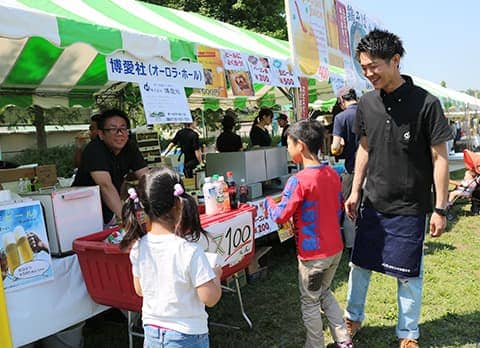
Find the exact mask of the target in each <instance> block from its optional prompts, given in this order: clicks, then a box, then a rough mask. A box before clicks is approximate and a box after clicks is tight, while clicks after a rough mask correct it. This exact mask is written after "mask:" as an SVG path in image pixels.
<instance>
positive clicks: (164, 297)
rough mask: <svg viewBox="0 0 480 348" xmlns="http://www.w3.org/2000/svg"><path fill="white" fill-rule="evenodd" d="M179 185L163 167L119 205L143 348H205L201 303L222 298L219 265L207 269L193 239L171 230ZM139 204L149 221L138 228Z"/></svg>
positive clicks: (177, 215)
mask: <svg viewBox="0 0 480 348" xmlns="http://www.w3.org/2000/svg"><path fill="white" fill-rule="evenodd" d="M183 192H184V189H183V186H182V184H181V178H180V176H179V175H178V173H176V172H174V171H172V170H170V169H168V168H166V167H163V168H157V169H153V170H151V171H149V172H148V173H147V174H146V175H145V176H143V177H142V178H141V179H140V182H139V186H138V194H137V192H135V191H134V190H132V189H131V190H129V193H130V198H129V199H128V200H127V202H126V203H125V205H124V207H123V221H124V223H125V229H126V230H127V234H126V236H125V238H124V239H123V241H122V243H121V245H120V246H121V247H122V248H126V247H128V246H129V245H131V244H132V243H133V246H132V248H131V250H130V261H131V263H132V273H133V285H134V287H135V291H136V293H137V294H138V295H139V296H143V305H142V320H143V326H144V335H145V339H144V347H146V348H160V347H162V348H163V347H165V348H167V347H199V348H200V347H201V348H204V347H208V346H209V340H208V326H207V317H208V315H207V313H206V311H205V305H207V306H209V307H211V306H214V305H215V304H216V303H217V302H218V301H219V300H220V297H221V294H222V292H221V287H220V275H221V268H220V267H215V269H212V268H211V266H210V265H209V263H208V260H207V257H206V256H205V253H204V251H203V250H202V248H201V247H199V246H198V245H197V243H189V242H188V241H187V240H185V239H183V238H182V237H180V236H178V235H176V234H175V231H176V226H177V224H178V223H179V222H180V218H181V214H182V200H181V198H180V196H181V195H182V194H183ZM139 206H142V207H143V209H144V210H145V213H146V214H147V215H148V217H149V219H150V222H151V230H150V231H149V232H148V233H145V231H143V229H142V227H141V225H140V224H139V223H138V221H137V219H136V215H135V212H136V209H137V208H138V207H139Z"/></svg>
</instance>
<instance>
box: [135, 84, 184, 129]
mask: <svg viewBox="0 0 480 348" xmlns="http://www.w3.org/2000/svg"><path fill="white" fill-rule="evenodd" d="M139 87H140V94H141V95H142V100H143V109H144V110H145V116H146V118H147V124H155V123H189V122H192V114H191V113H190V109H189V108H188V101H187V96H186V95H185V90H184V88H183V87H182V86H178V85H168V84H162V83H159V82H154V81H144V82H142V83H141V84H140V85H139Z"/></svg>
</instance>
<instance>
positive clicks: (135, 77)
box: [106, 53, 205, 88]
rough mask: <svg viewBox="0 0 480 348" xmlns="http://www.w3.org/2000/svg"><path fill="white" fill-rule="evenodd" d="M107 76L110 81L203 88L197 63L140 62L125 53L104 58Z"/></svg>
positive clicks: (152, 60)
mask: <svg viewBox="0 0 480 348" xmlns="http://www.w3.org/2000/svg"><path fill="white" fill-rule="evenodd" d="M106 63H107V75H108V79H109V80H110V81H123V82H142V81H157V82H161V83H166V84H170V85H179V86H183V87H194V88H203V87H205V76H204V73H203V67H202V65H201V64H198V63H188V62H183V61H180V62H177V63H174V64H171V63H167V62H165V61H164V60H162V59H158V58H156V59H149V60H141V59H137V58H134V57H131V56H129V55H127V54H125V53H114V54H112V55H109V56H107V57H106Z"/></svg>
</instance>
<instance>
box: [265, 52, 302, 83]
mask: <svg viewBox="0 0 480 348" xmlns="http://www.w3.org/2000/svg"><path fill="white" fill-rule="evenodd" d="M271 69H272V78H273V81H272V86H276V87H286V88H289V87H300V82H299V80H298V73H297V72H296V71H295V70H294V69H293V66H292V65H291V64H289V63H288V61H284V60H280V59H276V58H273V59H272V67H271Z"/></svg>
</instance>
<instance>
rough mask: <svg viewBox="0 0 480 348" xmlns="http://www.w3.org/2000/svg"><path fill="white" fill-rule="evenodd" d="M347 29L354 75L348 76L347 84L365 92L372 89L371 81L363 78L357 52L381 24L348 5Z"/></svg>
mask: <svg viewBox="0 0 480 348" xmlns="http://www.w3.org/2000/svg"><path fill="white" fill-rule="evenodd" d="M346 13H347V28H348V37H349V45H350V59H351V69H352V71H353V74H352V75H348V74H347V78H348V79H349V80H347V83H348V84H350V85H352V86H354V87H355V89H357V90H358V91H361V92H364V91H367V90H371V89H372V85H371V84H370V81H368V80H367V79H366V78H365V77H364V76H363V70H362V67H361V66H360V63H359V62H358V61H357V59H355V50H356V48H357V45H358V43H359V42H360V40H361V39H362V38H363V37H364V36H365V35H367V34H368V32H370V31H371V30H372V29H374V28H375V27H378V26H379V23H378V22H376V21H374V20H372V19H371V18H369V17H368V16H367V15H366V14H365V12H363V11H362V10H360V9H357V8H355V7H354V6H352V5H350V4H347V7H346Z"/></svg>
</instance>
